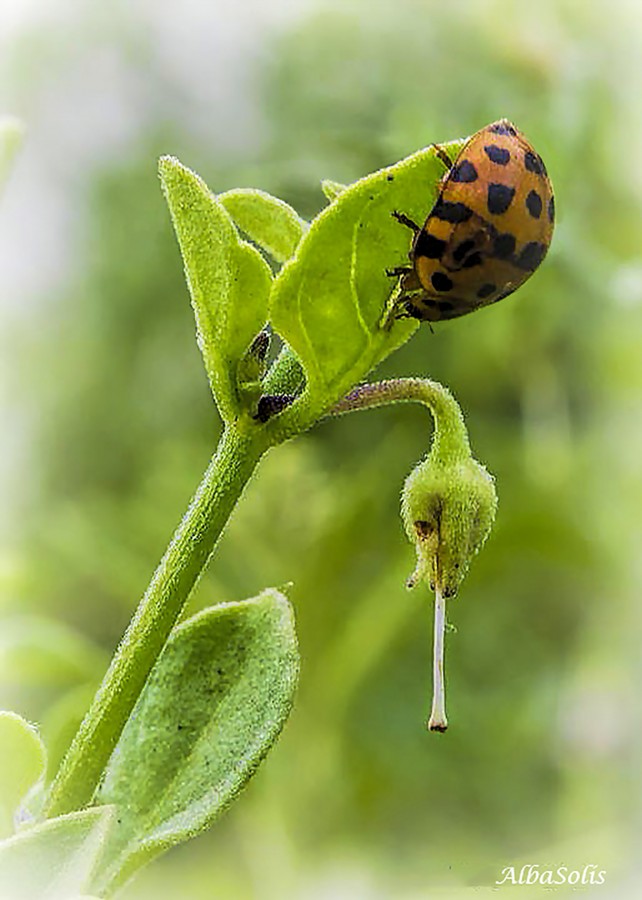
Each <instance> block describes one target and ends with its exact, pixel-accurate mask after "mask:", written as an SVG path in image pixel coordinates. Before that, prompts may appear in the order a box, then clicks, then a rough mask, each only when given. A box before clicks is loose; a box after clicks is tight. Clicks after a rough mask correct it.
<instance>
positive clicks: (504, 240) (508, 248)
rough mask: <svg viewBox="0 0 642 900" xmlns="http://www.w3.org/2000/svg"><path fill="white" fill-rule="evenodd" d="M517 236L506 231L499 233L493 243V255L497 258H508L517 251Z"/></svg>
mask: <svg viewBox="0 0 642 900" xmlns="http://www.w3.org/2000/svg"><path fill="white" fill-rule="evenodd" d="M516 243H517V242H516V240H515V236H514V235H512V234H509V232H506V233H504V234H498V235H497V236H496V237H495V242H494V244H493V256H495V257H496V258H497V259H508V257H509V256H512V255H513V253H514V252H515V244H516Z"/></svg>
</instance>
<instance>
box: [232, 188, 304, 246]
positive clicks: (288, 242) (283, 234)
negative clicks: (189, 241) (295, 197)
mask: <svg viewBox="0 0 642 900" xmlns="http://www.w3.org/2000/svg"><path fill="white" fill-rule="evenodd" d="M218 199H219V202H220V203H222V204H223V206H224V207H225V209H226V210H227V211H228V213H229V214H230V215H231V216H232V218H233V219H234V221H235V222H236V224H237V225H238V227H239V228H240V229H241V230H242V231H244V232H245V233H246V234H247V235H248V236H249V237H250V238H251V239H252V240H253V241H254V242H255V243H257V244H258V245H259V247H262V248H263V249H264V250H266V251H267V252H268V253H269V254H270V256H271V257H272V258H273V259H275V260H276V261H277V262H278V263H284V262H286V260H288V259H290V257H291V256H292V254H293V253H294V251H295V250H296V248H297V246H298V244H299V241H300V240H301V238H302V237H303V235H304V234H305V232H306V229H307V223H306V222H304V221H303V219H302V218H301V217H300V216H299V215H298V214H297V213H296V212H295V210H293V209H292V207H291V206H289V205H288V204H287V203H285V202H284V201H283V200H279V199H278V197H272V195H271V194H267V193H265V191H258V190H254V189H250V188H238V189H237V190H233V191H227V192H226V193H224V194H219V197H218Z"/></svg>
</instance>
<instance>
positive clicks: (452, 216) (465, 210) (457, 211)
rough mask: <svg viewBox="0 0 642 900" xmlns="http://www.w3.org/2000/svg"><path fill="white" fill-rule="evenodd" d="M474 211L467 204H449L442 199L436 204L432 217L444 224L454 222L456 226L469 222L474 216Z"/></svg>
mask: <svg viewBox="0 0 642 900" xmlns="http://www.w3.org/2000/svg"><path fill="white" fill-rule="evenodd" d="M472 214H473V211H472V209H471V208H470V207H469V206H466V204H465V203H449V202H448V201H447V200H443V199H442V198H441V197H440V198H439V200H437V202H436V203H435V206H434V208H433V211H432V213H431V215H433V216H434V217H435V218H436V219H441V220H442V221H443V222H452V223H453V224H454V225H457V224H459V223H460V222H467V221H468V220H469V219H470V217H471V216H472Z"/></svg>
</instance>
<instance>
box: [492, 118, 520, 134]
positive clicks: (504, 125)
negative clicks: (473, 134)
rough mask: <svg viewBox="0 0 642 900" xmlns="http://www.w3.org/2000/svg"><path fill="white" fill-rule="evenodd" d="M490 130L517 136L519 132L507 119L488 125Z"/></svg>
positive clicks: (495, 132) (494, 132)
mask: <svg viewBox="0 0 642 900" xmlns="http://www.w3.org/2000/svg"><path fill="white" fill-rule="evenodd" d="M488 130H489V131H491V132H492V133H493V134H510V135H511V137H515V135H516V134H517V132H516V131H515V129H514V128H513V126H512V125H511V123H510V122H509V121H508V120H507V119H500V120H499V122H493V124H492V125H489V126H488Z"/></svg>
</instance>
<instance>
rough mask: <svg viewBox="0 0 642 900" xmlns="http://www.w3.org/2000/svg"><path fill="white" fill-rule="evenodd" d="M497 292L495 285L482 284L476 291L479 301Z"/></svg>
mask: <svg viewBox="0 0 642 900" xmlns="http://www.w3.org/2000/svg"><path fill="white" fill-rule="evenodd" d="M496 290H497V285H495V284H490V283H489V284H482V286H481V287H480V289H479V290H478V291H477V296H478V297H479V299H480V300H485V299H486V298H487V297H490V295H491V294H494V293H495V291H496Z"/></svg>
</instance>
